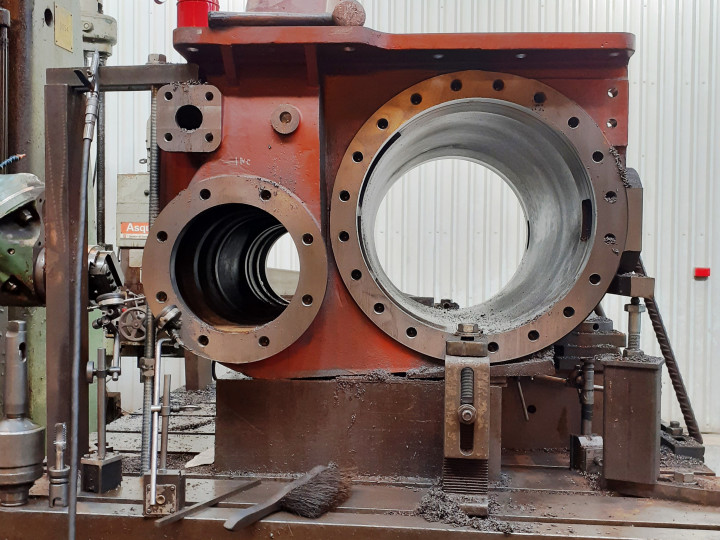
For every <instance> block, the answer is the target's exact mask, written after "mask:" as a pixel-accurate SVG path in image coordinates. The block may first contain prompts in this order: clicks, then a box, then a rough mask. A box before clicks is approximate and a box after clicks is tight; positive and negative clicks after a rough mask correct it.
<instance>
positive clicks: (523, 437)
mask: <svg viewBox="0 0 720 540" xmlns="http://www.w3.org/2000/svg"><path fill="white" fill-rule="evenodd" d="M520 381H521V384H522V389H523V394H524V396H525V403H526V405H525V408H524V409H525V412H526V413H527V420H525V415H524V414H523V406H522V403H521V400H520V396H519V394H518V389H517V385H516V384H514V383H513V384H509V385H508V386H507V387H506V388H503V398H502V399H503V408H502V440H503V448H511V449H523V450H529V449H537V448H549V449H553V448H567V447H568V443H569V441H570V434H572V433H578V432H579V431H580V424H581V420H580V404H579V402H578V395H577V390H575V389H574V388H570V387H567V388H563V387H561V386H559V385H557V384H554V383H548V382H545V381H541V380H538V379H535V380H532V379H531V378H526V377H521V378H520ZM595 382H596V383H597V384H602V383H603V378H602V375H601V374H596V375H595ZM602 404H603V393H602V392H597V393H596V395H595V406H594V409H593V418H594V424H595V425H597V426H601V425H602V415H603V407H602Z"/></svg>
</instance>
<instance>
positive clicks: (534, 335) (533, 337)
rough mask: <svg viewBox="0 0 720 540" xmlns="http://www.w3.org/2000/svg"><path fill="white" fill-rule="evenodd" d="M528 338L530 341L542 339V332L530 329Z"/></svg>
mask: <svg viewBox="0 0 720 540" xmlns="http://www.w3.org/2000/svg"><path fill="white" fill-rule="evenodd" d="M528 339H529V340H530V341H537V340H538V339H540V332H538V331H537V330H530V331H529V332H528Z"/></svg>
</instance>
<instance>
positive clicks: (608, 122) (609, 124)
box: [605, 118, 618, 129]
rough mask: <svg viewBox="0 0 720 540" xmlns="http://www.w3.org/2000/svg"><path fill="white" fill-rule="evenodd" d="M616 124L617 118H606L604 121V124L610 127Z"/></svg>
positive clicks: (612, 127) (614, 126)
mask: <svg viewBox="0 0 720 540" xmlns="http://www.w3.org/2000/svg"><path fill="white" fill-rule="evenodd" d="M617 124H618V123H617V120H615V119H614V118H608V121H607V122H606V123H605V125H606V126H607V127H609V128H610V129H614V128H616V127H617Z"/></svg>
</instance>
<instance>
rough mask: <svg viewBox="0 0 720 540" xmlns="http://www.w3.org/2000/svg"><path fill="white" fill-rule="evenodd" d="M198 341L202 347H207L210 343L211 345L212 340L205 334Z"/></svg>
mask: <svg viewBox="0 0 720 540" xmlns="http://www.w3.org/2000/svg"><path fill="white" fill-rule="evenodd" d="M197 341H198V343H199V344H200V346H201V347H207V345H208V343H210V339H209V338H208V337H207V336H206V335H204V334H203V335H202V336H200V337H198V339H197Z"/></svg>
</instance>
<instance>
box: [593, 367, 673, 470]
mask: <svg viewBox="0 0 720 540" xmlns="http://www.w3.org/2000/svg"><path fill="white" fill-rule="evenodd" d="M638 358H639V359H640V360H618V361H614V362H606V363H605V373H604V377H605V382H604V386H605V392H604V411H603V412H604V421H603V424H602V425H603V440H604V447H603V477H604V478H605V479H606V480H615V481H622V482H634V483H638V484H655V483H656V482H657V479H658V475H659V473H660V387H661V376H662V372H661V369H662V365H663V359H662V358H655V357H648V356H643V355H641V356H639V357H638Z"/></svg>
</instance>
